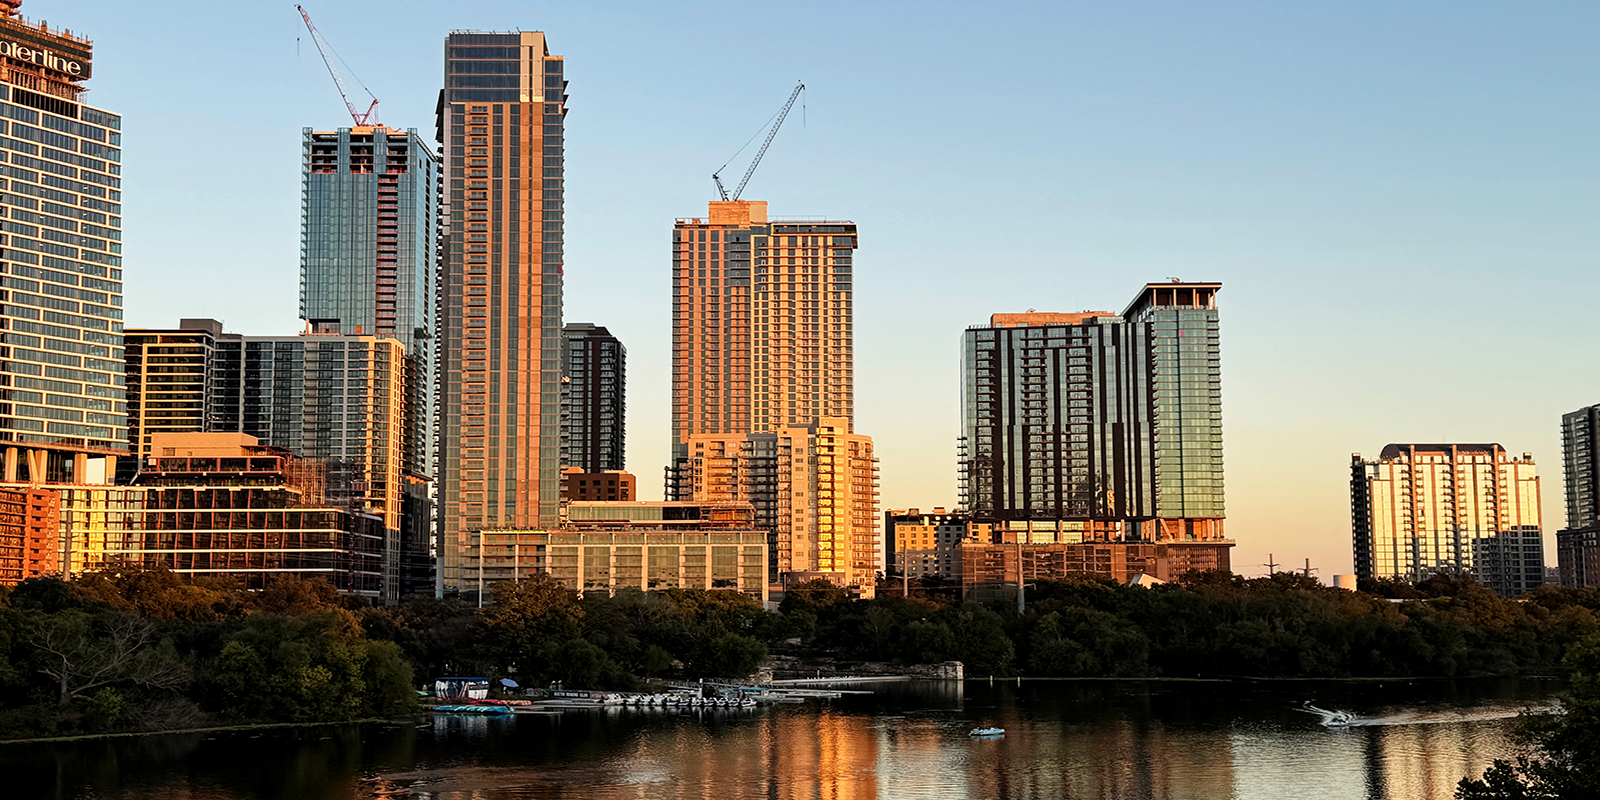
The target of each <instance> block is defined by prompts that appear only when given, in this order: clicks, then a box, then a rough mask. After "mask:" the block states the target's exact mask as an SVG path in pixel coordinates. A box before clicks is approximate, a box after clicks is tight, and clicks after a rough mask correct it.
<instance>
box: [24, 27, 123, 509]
mask: <svg viewBox="0 0 1600 800" xmlns="http://www.w3.org/2000/svg"><path fill="white" fill-rule="evenodd" d="M7 11H9V12H12V13H14V11H15V9H14V8H13V9H8V10H7ZM0 36H3V37H4V38H6V39H8V40H11V41H13V42H16V43H18V44H19V45H21V46H23V47H22V51H26V50H27V48H29V47H32V48H41V49H43V50H47V51H49V52H50V53H51V54H53V56H54V57H52V58H44V59H39V60H22V58H21V57H19V56H17V55H15V54H13V55H9V56H6V57H3V58H0V210H3V212H4V214H5V220H4V224H3V230H4V235H3V237H0V281H3V288H0V442H5V443H7V448H6V464H7V467H6V473H7V474H6V478H7V480H17V479H18V478H19V471H18V467H17V466H16V465H17V464H18V463H19V461H26V464H27V467H28V473H27V475H26V476H24V477H25V478H26V479H28V480H32V481H49V482H59V481H68V480H75V481H82V480H85V479H86V478H87V477H89V476H87V475H84V474H79V473H84V472H86V471H87V469H88V467H87V461H86V459H85V458H84V457H83V456H84V455H85V454H96V455H97V456H99V457H98V458H97V459H96V460H97V461H103V460H104V457H106V456H109V457H110V458H111V459H112V460H113V461H114V459H115V457H116V456H117V455H119V454H122V453H125V452H126V451H127V448H128V431H127V425H128V422H127V406H126V398H125V396H124V389H123V378H122V358H123V343H122V243H121V240H122V191H121V189H122V178H121V174H122V168H121V165H120V162H121V160H122V134H121V128H122V119H121V117H119V116H117V115H116V114H112V113H109V112H106V111H102V110H100V109H97V108H93V107H90V106H88V105H84V104H83V103H81V102H80V101H81V99H82V98H81V94H82V92H83V91H84V87H83V81H84V80H86V79H87V78H89V76H90V74H91V72H92V68H91V58H92V55H93V44H92V43H91V42H90V41H89V40H87V39H83V38H80V37H77V36H73V35H71V34H69V33H66V32H64V31H60V30H55V29H51V28H49V27H47V26H45V25H44V24H42V23H41V24H37V25H36V24H33V23H29V22H27V21H25V20H23V19H21V18H18V17H13V16H6V15H4V14H0ZM32 52H34V53H36V54H37V53H38V52H39V50H33V51H32ZM101 469H102V470H104V469H105V468H104V467H103V466H102V467H101ZM112 469H114V468H112Z"/></svg>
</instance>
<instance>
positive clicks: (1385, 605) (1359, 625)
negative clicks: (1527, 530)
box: [0, 571, 1600, 738]
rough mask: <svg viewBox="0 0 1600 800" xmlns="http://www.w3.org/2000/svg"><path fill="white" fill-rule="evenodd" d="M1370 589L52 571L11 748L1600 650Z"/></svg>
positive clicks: (1534, 608)
mask: <svg viewBox="0 0 1600 800" xmlns="http://www.w3.org/2000/svg"><path fill="white" fill-rule="evenodd" d="M1364 588H1366V589H1368V590H1370V591H1363V592H1350V591H1346V590H1343V589H1332V588H1328V587H1324V586H1322V585H1320V584H1319V583H1317V582H1316V581H1314V580H1311V579H1307V578H1304V577H1301V576H1298V575H1293V574H1288V573H1279V574H1276V575H1273V576H1271V577H1269V578H1257V579H1251V580H1246V579H1243V578H1240V577H1239V576H1235V575H1231V574H1228V573H1225V572H1210V573H1192V574H1190V575H1188V576H1186V577H1185V578H1184V579H1183V580H1181V581H1177V582H1174V583H1171V584H1167V585H1161V586H1154V587H1149V588H1143V587H1127V586H1121V585H1118V584H1116V583H1114V582H1110V581H1108V580H1104V579H1099V578H1094V577H1089V576H1084V577H1079V578H1073V579H1068V580H1061V581H1039V582H1038V584H1037V585H1035V586H1031V587H1030V588H1029V590H1028V597H1027V599H1028V603H1027V610H1026V612H1025V613H1023V614H1020V615H1019V614H1018V613H1017V610H1016V607H1015V603H1014V601H1005V602H995V603H989V604H983V603H963V602H960V601H959V600H956V599H951V598H944V597H941V596H939V595H938V594H937V592H933V593H929V592H924V591H923V590H921V589H918V588H917V587H915V586H913V587H912V588H911V590H910V592H909V595H908V596H902V595H901V594H898V593H881V594H880V595H879V597H877V598H876V599H872V600H854V599H851V598H850V597H849V595H848V594H846V593H845V592H844V591H842V590H840V589H838V588H836V587H834V586H832V585H830V584H827V583H825V582H820V581H819V582H813V583H808V584H803V585H801V586H797V587H793V588H791V589H790V590H789V591H788V592H787V593H786V595H785V597H784V600H783V602H782V603H781V605H780V607H779V609H778V610H777V611H767V610H764V609H763V608H762V607H761V605H760V604H759V603H758V602H756V601H755V600H753V599H751V598H750V597H748V596H747V595H743V594H740V593H736V592H731V591H706V590H686V589H673V590H668V591H663V592H640V591H636V590H635V591H623V592H619V593H617V594H616V595H609V594H604V593H590V594H583V595H580V594H578V593H576V592H573V591H571V590H568V589H565V588H563V587H561V586H560V585H559V584H556V583H555V582H553V581H552V580H550V579H548V578H547V577H543V576H539V577H534V578H530V579H528V580H524V581H521V582H519V583H503V584H497V585H495V586H494V587H493V588H492V592H491V594H490V596H489V597H488V598H486V602H485V603H484V607H483V608H481V609H480V608H478V607H477V604H476V603H475V602H467V601H464V600H461V599H456V598H446V599H442V600H439V599H432V598H417V599H410V600H406V601H404V602H402V603H400V604H399V605H396V606H373V605H368V604H366V603H365V602H364V601H361V600H359V599H354V598H349V597H345V596H342V595H340V594H339V593H337V592H336V591H334V590H333V589H332V588H331V587H329V586H328V585H327V584H325V583H321V582H318V581H307V580H302V579H298V578H293V577H285V578H282V579H279V580H277V581H275V582H273V583H272V584H270V585H269V586H268V587H267V588H266V589H265V590H263V591H259V592H252V591H244V590H241V589H238V588H236V587H234V586H232V585H230V584H228V583H226V582H223V581H217V580H210V579H199V580H186V579H181V578H179V577H178V576H177V575H174V574H173V573H170V572H165V571H124V572H102V573H92V574H88V575H84V576H82V577H80V578H77V579H75V580H72V581H64V580H60V579H56V578H36V579H30V580H27V581H24V582H22V583H21V584H19V585H17V586H14V587H9V588H3V589H0V737H5V738H32V737H47V736H64V735H77V734H95V733H109V732H120V731H162V730H178V729H192V728H201V727H208V726H216V725H242V724H261V723H313V722H330V721H339V720H354V719H368V718H374V717H384V716H396V715H408V714H414V713H416V712H417V710H418V705H417V692H416V690H417V688H418V687H419V686H421V685H423V684H424V683H425V682H427V681H431V680H432V679H433V678H436V677H442V676H447V675H475V676H488V677H492V678H511V679H514V680H516V681H518V682H519V683H520V684H521V685H523V686H544V685H546V684H548V683H549V682H551V681H561V682H562V683H563V685H564V686H566V687H568V688H592V689H637V688H641V687H643V686H644V685H646V684H647V683H648V682H649V681H651V680H652V679H664V678H687V679H694V678H732V679H740V678H746V677H748V676H750V675H752V674H754V673H756V672H757V671H758V670H759V669H760V668H761V666H762V664H763V663H764V662H767V661H768V659H769V656H772V655H787V656H796V657H801V658H827V659H833V660H834V661H835V662H836V663H841V664H847V663H849V662H868V661H870V662H889V663H898V664H902V665H911V664H929V663H937V662H943V661H961V662H963V663H964V664H965V669H966V675H967V676H968V677H969V678H974V677H986V676H990V675H993V676H1005V677H1010V676H1028V677H1084V678H1095V677H1119V678H1140V677H1152V678H1154V677H1164V678H1234V677H1240V678H1242V677H1249V678H1366V677H1372V678H1378V677H1441V678H1447V677H1478V676H1509V675H1557V674H1563V672H1564V670H1566V667H1565V666H1564V661H1563V659H1564V658H1565V657H1566V656H1567V654H1568V651H1569V649H1571V648H1572V646H1573V645H1574V644H1575V643H1577V642H1579V641H1580V640H1582V639H1584V638H1585V637H1600V592H1596V591H1594V590H1574V589H1560V588H1556V587H1544V588H1541V589H1540V590H1538V591H1535V592H1532V593H1530V594H1527V595H1524V596H1523V597H1520V598H1516V599H1505V598H1501V597H1497V596H1495V595H1494V594H1493V593H1491V592H1489V591H1487V590H1485V589H1483V588H1482V587H1480V586H1478V585H1476V584H1474V583H1472V582H1471V581H1470V580H1453V579H1448V578H1434V579H1430V580H1429V581H1426V582H1424V583H1422V584H1419V585H1417V586H1410V585H1407V584H1372V585H1368V586H1366V587H1364ZM1383 595H1400V596H1401V597H1385V596H1383Z"/></svg>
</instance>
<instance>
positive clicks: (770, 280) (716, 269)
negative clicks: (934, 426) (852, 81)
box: [672, 200, 858, 458]
mask: <svg viewBox="0 0 1600 800" xmlns="http://www.w3.org/2000/svg"><path fill="white" fill-rule="evenodd" d="M857 239H858V237H857V235H856V225H855V223H853V222H845V221H829V220H812V221H793V220H784V221H772V222H769V221H768V220H767V204H766V203H764V202H759V201H749V200H738V201H728V202H715V201H714V202H712V203H711V204H710V207H709V209H708V211H707V215H706V216H705V217H704V218H687V219H679V220H678V221H677V224H676V225H675V226H674V228H673V232H672V240H673V262H672V278H673V281H672V282H673V297H672V441H673V456H674V458H679V457H682V456H684V455H686V454H687V450H686V449H685V447H684V445H685V443H686V442H687V441H688V437H690V436H692V435H695V434H736V435H743V434H746V433H752V432H763V431H775V430H777V429H779V428H782V427H786V426H792V425H809V424H811V423H812V422H813V421H815V420H817V419H820V418H823V417H834V418H842V419H844V420H845V421H846V424H847V425H850V424H853V420H854V418H855V394H854V388H853V387H854V385H855V375H854V369H855V367H854V364H855V351H854V335H853V334H854V331H853V327H852V326H853V324H854V323H853V316H854V315H853V310H852V309H853V307H854V292H853V286H854V284H853V283H852V281H851V277H852V270H853V268H854V254H855V249H856V246H857V244H858V241H857Z"/></svg>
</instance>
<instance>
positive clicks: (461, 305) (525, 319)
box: [438, 31, 567, 591]
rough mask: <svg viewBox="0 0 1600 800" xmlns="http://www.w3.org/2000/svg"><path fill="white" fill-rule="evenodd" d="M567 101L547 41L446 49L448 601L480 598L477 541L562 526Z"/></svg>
mask: <svg viewBox="0 0 1600 800" xmlns="http://www.w3.org/2000/svg"><path fill="white" fill-rule="evenodd" d="M566 99H567V98H566V80H565V78H564V74H563V68H562V59H561V57H560V56H552V55H550V51H549V49H548V47H547V46H546V43H545V37H544V34H543V33H540V32H537V31H530V32H522V33H493V32H478V31H457V32H453V33H451V34H450V35H449V36H448V37H447V39H446V41H445V88H444V91H443V92H442V93H441V95H440V101H439V109H438V112H439V120H438V127H439V136H440V139H441V140H442V141H443V143H444V157H445V159H446V178H445V183H444V185H445V190H444V202H445V204H446V205H447V206H448V214H449V226H448V228H447V229H446V236H447V237H448V238H447V245H448V246H447V255H446V258H445V263H444V266H443V275H442V278H441V282H442V291H443V301H442V304H441V308H440V312H441V313H440V326H439V327H440V335H439V337H438V339H439V342H440V378H441V392H440V394H441V396H442V398H443V403H444V408H443V412H442V424H441V448H440V454H439V462H440V469H439V475H440V494H439V502H440V510H439V526H440V534H439V578H440V586H439V588H440V590H441V591H459V590H463V589H476V575H477V573H478V566H477V559H478V557H479V554H480V553H481V549H482V544H483V542H482V540H481V533H480V532H481V531H483V530H485V529H496V530H501V529H507V528H517V529H524V528H537V527H542V526H553V525H555V524H557V523H558V521H559V503H560V480H561V476H560V460H561V436H560V417H561V408H560V402H561V400H560V398H561V388H560V387H561V267H562V236H563V227H562V214H563V204H564V153H563V138H564V120H565V117H566Z"/></svg>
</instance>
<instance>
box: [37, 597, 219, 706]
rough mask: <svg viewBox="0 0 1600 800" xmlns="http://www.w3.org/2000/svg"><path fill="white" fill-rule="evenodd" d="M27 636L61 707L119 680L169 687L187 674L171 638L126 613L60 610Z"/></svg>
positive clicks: (120, 681)
mask: <svg viewBox="0 0 1600 800" xmlns="http://www.w3.org/2000/svg"><path fill="white" fill-rule="evenodd" d="M31 641H32V644H33V645H34V647H36V648H38V652H39V660H40V667H39V671H40V672H41V673H44V675H46V676H47V677H49V678H50V679H51V680H52V681H53V682H54V683H55V685H56V687H57V689H58V697H57V702H58V703H59V704H60V705H62V706H65V705H67V704H69V703H71V702H72V701H73V700H77V699H80V698H86V697H88V695H89V693H90V692H93V691H94V690H96V689H100V688H102V687H108V686H112V685H115V684H118V683H131V684H134V685H137V686H141V687H145V688H150V689H173V688H177V687H179V686H182V685H183V684H184V683H186V682H187V681H188V679H189V671H188V669H187V668H185V667H184V664H183V661H182V660H181V659H179V658H178V654H177V651H176V650H175V649H174V648H173V646H172V642H171V641H170V640H159V639H157V638H156V635H155V626H153V625H151V624H150V623H149V622H146V621H145V620H143V619H140V618H138V617H135V616H131V615H128V614H115V613H113V614H106V615H102V616H100V617H91V616H89V615H88V614H85V613H83V612H81V611H64V612H61V613H60V614H56V615H53V616H51V617H49V618H47V619H45V620H42V621H41V624H40V626H39V630H38V632H37V633H36V634H35V635H34V636H33V638H32V640H31Z"/></svg>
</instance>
